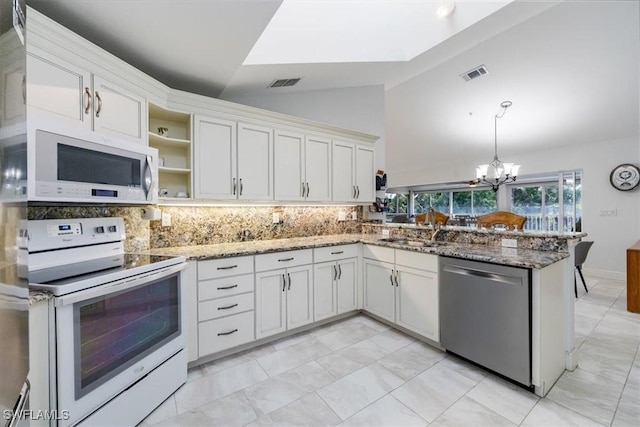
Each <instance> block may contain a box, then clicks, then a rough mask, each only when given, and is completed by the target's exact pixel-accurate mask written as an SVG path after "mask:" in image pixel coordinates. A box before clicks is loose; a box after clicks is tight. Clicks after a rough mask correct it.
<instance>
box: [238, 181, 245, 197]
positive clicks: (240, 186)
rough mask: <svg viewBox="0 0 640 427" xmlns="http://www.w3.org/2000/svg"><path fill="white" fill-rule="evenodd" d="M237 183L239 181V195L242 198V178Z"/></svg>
mask: <svg viewBox="0 0 640 427" xmlns="http://www.w3.org/2000/svg"><path fill="white" fill-rule="evenodd" d="M239 181H240V195H241V196H242V189H243V188H244V185H242V178H240V179H239Z"/></svg>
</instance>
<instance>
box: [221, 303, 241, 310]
mask: <svg viewBox="0 0 640 427" xmlns="http://www.w3.org/2000/svg"><path fill="white" fill-rule="evenodd" d="M237 306H238V304H233V305H228V306H226V307H218V310H229V309H230V308H233V307H237Z"/></svg>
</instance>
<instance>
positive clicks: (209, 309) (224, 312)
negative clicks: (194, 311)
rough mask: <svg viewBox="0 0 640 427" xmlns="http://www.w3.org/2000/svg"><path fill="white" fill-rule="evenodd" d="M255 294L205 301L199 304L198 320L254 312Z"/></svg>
mask: <svg viewBox="0 0 640 427" xmlns="http://www.w3.org/2000/svg"><path fill="white" fill-rule="evenodd" d="M253 305H254V304H253V292H251V293H248V294H242V295H234V296H231V297H227V298H219V299H214V300H209V301H204V302H201V303H199V304H198V320H199V321H200V322H202V321H205V320H211V319H217V318H218V317H224V316H229V315H231V314H237V313H242V312H243V311H248V310H253Z"/></svg>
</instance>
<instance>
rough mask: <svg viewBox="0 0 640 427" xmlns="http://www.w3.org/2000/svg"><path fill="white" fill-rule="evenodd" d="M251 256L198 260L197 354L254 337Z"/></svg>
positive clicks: (231, 345)
mask: <svg viewBox="0 0 640 427" xmlns="http://www.w3.org/2000/svg"><path fill="white" fill-rule="evenodd" d="M253 271H254V270H253V257H252V256H246V257H236V258H224V259H216V260H209V261H199V262H198V315H197V324H198V357H204V356H208V355H210V354H213V353H217V352H219V351H222V350H226V349H229V348H232V347H235V346H238V345H241V344H245V343H248V342H250V341H253V340H254V339H255V322H254V314H255V312H254V288H255V282H254V275H253Z"/></svg>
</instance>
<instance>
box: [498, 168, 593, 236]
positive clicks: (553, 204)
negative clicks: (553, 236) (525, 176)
mask: <svg viewBox="0 0 640 427" xmlns="http://www.w3.org/2000/svg"><path fill="white" fill-rule="evenodd" d="M559 182H562V194H560V186H559ZM509 190H510V201H511V212H513V213H516V214H518V215H523V216H526V217H527V222H526V223H525V225H524V229H525V230H536V231H565V232H570V231H577V230H580V229H581V217H582V183H581V173H580V172H579V171H575V172H565V173H563V174H562V175H561V176H560V181H559V179H558V177H554V178H552V179H550V180H547V181H543V182H534V183H529V184H527V185H518V186H516V185H511V186H509Z"/></svg>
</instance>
